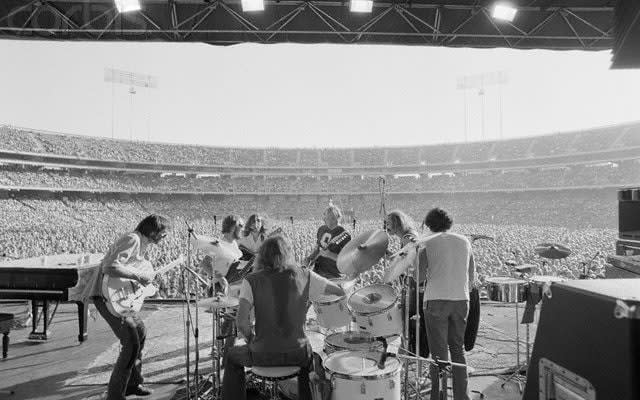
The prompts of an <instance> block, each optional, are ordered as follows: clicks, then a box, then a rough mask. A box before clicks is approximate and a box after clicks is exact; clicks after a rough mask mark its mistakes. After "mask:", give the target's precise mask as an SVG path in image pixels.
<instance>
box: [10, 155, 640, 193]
mask: <svg viewBox="0 0 640 400" xmlns="http://www.w3.org/2000/svg"><path fill="white" fill-rule="evenodd" d="M385 183H386V190H387V191H388V192H428V191H452V192H462V191H469V190H497V189H531V188H560V187H575V186H603V185H612V184H614V185H631V184H638V183H640V160H628V161H622V162H619V163H616V164H614V163H600V164H598V165H589V166H587V165H573V166H558V167H554V168H528V169H511V170H501V171H491V170H484V171H473V172H470V171H466V172H456V173H449V174H437V175H436V174H432V175H423V176H419V175H415V176H414V175H408V176H396V177H389V178H388V179H386V181H385ZM378 185H379V176H347V175H341V176H335V177H327V176H309V175H300V176H200V177H196V176H184V175H180V174H178V175H175V174H174V175H167V174H161V173H146V174H142V173H137V174H135V173H127V174H124V173H122V172H105V171H83V170H60V169H43V168H41V167H25V166H14V165H5V166H0V186H7V187H20V188H25V187H36V188H55V189H73V190H87V191H131V192H173V193H175V192H196V193H203V192H214V193H220V192H232V193H247V192H251V193H255V192H258V193H374V192H377V191H378V190H379V186H378Z"/></svg>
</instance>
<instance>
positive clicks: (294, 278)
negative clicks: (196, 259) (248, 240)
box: [222, 235, 344, 400]
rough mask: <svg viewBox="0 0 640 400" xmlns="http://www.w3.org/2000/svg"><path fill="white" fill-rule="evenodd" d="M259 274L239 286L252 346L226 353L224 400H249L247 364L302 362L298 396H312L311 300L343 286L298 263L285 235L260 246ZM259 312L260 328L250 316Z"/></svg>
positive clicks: (243, 328)
mask: <svg viewBox="0 0 640 400" xmlns="http://www.w3.org/2000/svg"><path fill="white" fill-rule="evenodd" d="M255 268H256V269H255V272H253V273H251V274H249V275H248V276H247V277H246V278H245V279H244V280H243V281H242V286H241V289H240V306H239V308H238V316H237V319H236V321H237V326H238V331H239V332H240V333H241V334H242V335H243V336H244V337H245V338H246V339H247V344H246V345H242V346H236V347H234V348H232V349H231V350H230V351H229V352H228V353H227V355H226V362H225V369H224V378H223V385H222V398H223V400H245V399H246V388H245V375H244V367H245V366H285V365H290V366H300V367H301V371H300V374H299V376H298V398H299V399H300V400H311V390H310V388H309V367H310V363H311V360H312V354H313V352H312V350H311V346H310V345H309V340H308V339H307V337H306V335H305V333H304V324H305V320H306V315H307V308H308V307H307V303H308V302H309V301H314V300H317V299H318V298H320V297H321V296H323V295H336V296H343V295H344V290H342V288H341V287H340V286H338V285H336V284H334V283H333V282H330V281H329V280H327V279H325V278H323V277H321V276H320V275H318V274H316V273H315V272H312V271H309V270H305V269H302V268H300V267H298V266H296V265H295V258H294V254H293V248H292V246H291V243H290V242H289V240H288V239H286V238H285V237H284V236H280V235H277V236H273V237H271V238H268V239H266V240H265V241H264V243H263V244H262V245H261V246H260V249H259V250H258V255H257V259H256V263H255ZM252 309H253V310H254V312H255V332H254V330H253V329H252V327H251V322H250V320H249V316H250V313H251V310H252Z"/></svg>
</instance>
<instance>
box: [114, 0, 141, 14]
mask: <svg viewBox="0 0 640 400" xmlns="http://www.w3.org/2000/svg"><path fill="white" fill-rule="evenodd" d="M115 3H116V8H117V9H118V12H121V13H125V12H129V11H138V10H140V2H139V1H138V0H115Z"/></svg>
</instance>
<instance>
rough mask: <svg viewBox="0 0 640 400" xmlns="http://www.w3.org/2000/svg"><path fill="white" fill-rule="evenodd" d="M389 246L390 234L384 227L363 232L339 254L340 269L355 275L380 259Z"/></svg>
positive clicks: (352, 275)
mask: <svg viewBox="0 0 640 400" xmlns="http://www.w3.org/2000/svg"><path fill="white" fill-rule="evenodd" d="M388 246H389V236H388V235H387V233H386V232H385V231H383V230H382V229H375V230H371V231H366V232H363V233H361V234H359V235H358V236H356V237H355V238H354V239H352V240H351V241H350V242H349V243H347V244H346V246H344V247H343V248H342V251H340V254H338V260H337V262H336V263H337V265H338V270H340V272H342V273H343V274H345V275H347V276H350V277H355V276H356V275H358V274H360V273H362V272H364V271H366V270H368V269H369V268H371V267H373V266H374V265H375V264H376V263H377V262H378V261H380V259H381V258H382V257H383V256H384V253H385V251H386V250H387V247H388Z"/></svg>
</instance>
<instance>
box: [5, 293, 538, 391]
mask: <svg viewBox="0 0 640 400" xmlns="http://www.w3.org/2000/svg"><path fill="white" fill-rule="evenodd" d="M481 309H482V317H481V322H480V330H479V332H478V339H477V342H476V345H475V348H474V349H473V350H472V351H471V352H469V353H467V362H468V364H469V365H471V366H472V367H473V369H472V371H471V373H470V375H471V377H470V381H469V382H470V385H469V387H470V389H471V390H472V391H474V393H472V399H479V398H480V395H479V393H478V392H482V393H483V394H484V398H485V399H503V400H515V399H519V398H520V395H519V394H518V389H517V385H516V384H515V383H513V382H509V383H507V384H506V386H505V387H504V389H503V388H501V383H502V379H501V378H499V377H498V376H496V375H492V373H494V372H498V371H499V370H504V369H505V368H508V367H509V366H513V365H515V361H516V355H515V342H513V341H512V340H510V339H513V338H515V319H514V317H515V315H514V312H515V309H514V307H513V306H512V305H510V304H499V303H491V302H489V303H486V302H484V303H483V304H482V308H481ZM0 311H2V312H13V311H15V310H13V311H12V310H8V309H7V307H4V306H3V307H2V308H0ZM520 312H522V306H521V307H520ZM143 318H144V321H145V324H146V326H147V342H146V345H145V350H144V358H143V361H144V364H143V374H144V376H145V378H146V382H145V384H148V385H149V387H150V388H152V389H153V390H154V393H153V395H152V396H151V397H150V398H152V399H163V400H164V399H166V400H169V399H172V398H174V396H175V393H176V392H177V391H178V390H179V389H180V388H181V387H183V386H184V384H179V383H178V382H179V381H180V380H182V379H183V378H184V377H185V372H186V368H185V348H186V342H185V339H184V336H185V335H184V329H185V328H184V324H183V309H182V306H180V305H171V306H166V305H161V306H156V305H149V306H145V309H144V311H143ZM199 326H200V372H201V373H203V374H208V373H209V372H210V371H211V365H212V362H211V356H210V349H211V343H212V330H211V326H212V314H210V313H206V312H202V311H201V312H200V313H199ZM88 331H89V338H88V340H87V341H86V342H84V343H82V344H81V343H79V342H78V341H77V312H76V309H75V305H73V304H64V305H61V307H60V310H59V311H58V315H57V316H56V318H55V320H54V324H53V326H52V329H51V332H52V337H51V339H49V340H48V341H47V342H32V341H29V340H28V339H27V336H28V334H29V332H30V328H24V329H12V330H11V333H10V340H11V343H10V345H9V354H8V358H7V359H5V360H1V361H0V376H1V377H2V379H0V399H7V400H18V399H21V400H22V399H24V400H28V399H43V400H58V399H60V400H62V399H65V400H81V399H90V400H93V399H100V398H102V394H103V393H104V392H105V390H106V383H107V381H108V378H109V375H110V373H111V369H112V364H113V363H114V361H115V359H116V357H117V354H118V351H119V343H118V342H117V341H116V340H115V336H114V335H113V333H112V332H111V331H110V329H109V327H108V326H107V324H106V323H105V322H104V321H103V320H102V318H101V317H100V316H99V315H97V314H96V319H93V318H90V320H89V330H88ZM534 332H535V325H531V343H533V336H534ZM309 336H310V337H311V336H313V337H315V339H314V338H312V341H314V342H316V345H315V346H314V350H316V349H315V347H316V346H317V345H318V344H321V341H322V340H321V337H320V336H319V334H318V333H311V334H310V335H309ZM319 337H320V341H318V338H319ZM520 340H521V343H522V345H521V361H523V360H524V357H525V346H524V344H525V329H524V325H521V329H520ZM191 345H192V348H193V339H191ZM190 358H191V361H192V362H193V360H194V359H195V353H192V354H191V356H190ZM192 371H193V368H192ZM10 392H13V394H10ZM129 398H136V397H134V396H132V397H129ZM141 398H142V397H141ZM146 398H149V397H146ZM424 398H427V397H426V396H425V397H424Z"/></svg>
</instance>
